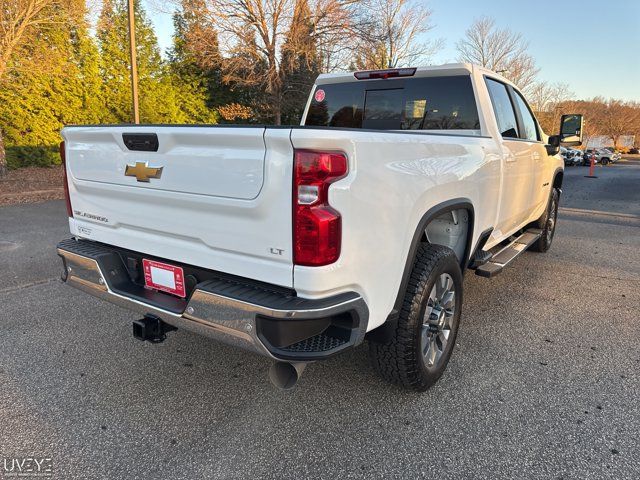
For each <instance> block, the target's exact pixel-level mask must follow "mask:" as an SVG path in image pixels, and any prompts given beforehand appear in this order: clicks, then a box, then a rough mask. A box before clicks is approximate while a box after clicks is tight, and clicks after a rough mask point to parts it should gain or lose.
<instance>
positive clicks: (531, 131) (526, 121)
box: [516, 91, 540, 141]
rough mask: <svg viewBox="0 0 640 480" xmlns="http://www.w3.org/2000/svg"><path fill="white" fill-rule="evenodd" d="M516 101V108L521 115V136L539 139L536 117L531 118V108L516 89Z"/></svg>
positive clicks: (528, 138)
mask: <svg viewBox="0 0 640 480" xmlns="http://www.w3.org/2000/svg"><path fill="white" fill-rule="evenodd" d="M516 103H517V104H518V109H519V110H520V115H521V116H522V123H523V125H522V127H523V130H524V132H522V133H523V135H521V138H526V139H527V140H534V141H536V140H540V139H539V138H538V127H537V126H536V119H535V118H533V114H532V113H531V109H530V108H529V105H527V102H526V100H525V99H524V98H523V97H522V95H520V92H517V91H516Z"/></svg>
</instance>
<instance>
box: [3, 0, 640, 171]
mask: <svg viewBox="0 0 640 480" xmlns="http://www.w3.org/2000/svg"><path fill="white" fill-rule="evenodd" d="M173 1H175V4H174V5H173V7H175V13H174V14H173V22H174V32H175V33H174V37H173V44H172V47H171V48H170V50H169V51H168V52H166V55H164V56H163V55H162V54H161V51H160V48H159V46H158V40H157V38H156V35H155V32H154V30H153V28H152V25H151V22H150V20H149V13H147V12H146V11H145V9H144V8H143V5H142V4H141V0H135V1H134V4H135V22H136V37H137V62H138V70H139V91H140V119H141V122H142V123H177V124H185V123H205V124H215V123H265V124H295V123H298V122H299V120H300V116H301V113H302V110H303V108H304V105H305V102H306V99H307V95H308V92H309V89H310V87H311V86H312V84H313V81H314V79H315V78H316V76H317V75H318V74H319V73H321V72H332V71H337V70H358V69H376V68H388V67H397V66H406V65H419V64H429V63H430V59H431V58H432V56H433V55H434V54H435V53H436V52H437V51H438V50H439V49H440V48H441V46H442V41H441V40H438V39H432V38H431V37H430V35H429V32H430V30H431V29H432V28H433V23H432V12H431V11H430V10H429V9H428V8H426V6H425V2H422V1H419V0H173ZM88 13H93V12H88V11H87V7H86V2H85V0H0V132H1V133H2V136H3V137H4V146H5V149H6V153H7V162H8V164H9V166H10V167H13V168H15V167H18V166H24V165H49V164H52V163H56V162H57V161H58V159H57V154H56V147H55V145H57V143H58V141H59V131H60V129H61V128H62V126H64V125H69V124H105V123H106V124H118V123H130V122H131V119H132V112H131V103H132V102H131V85H130V77H129V61H130V59H129V50H128V29H127V2H126V0H103V1H102V2H101V9H100V12H99V15H98V18H97V21H96V22H95V25H91V24H90V23H89V21H88V20H87V17H88ZM456 47H457V50H458V53H459V60H461V61H469V62H473V63H478V64H481V65H483V66H486V67H488V68H491V69H493V70H496V71H499V72H501V73H502V74H503V75H505V76H507V77H508V78H510V79H511V80H513V81H514V82H515V83H516V84H518V85H519V86H520V87H521V88H522V89H523V90H524V91H525V92H526V93H527V94H528V96H529V97H530V98H535V101H534V105H536V109H537V110H539V111H540V112H542V114H541V122H543V125H544V122H547V121H548V122H551V121H555V117H556V116H558V118H559V112H561V111H564V110H563V109H564V107H569V106H573V105H570V104H566V101H567V100H569V99H570V98H571V94H570V92H569V91H568V88H566V86H563V85H547V84H546V83H544V82H540V81H539V80H538V79H537V75H538V68H537V67H536V64H535V61H534V59H533V58H532V57H531V56H530V55H529V54H528V45H527V43H526V41H525V40H524V39H523V38H522V37H521V36H520V35H519V34H517V33H514V32H511V31H510V30H508V29H499V28H497V27H496V25H495V22H494V21H493V20H492V19H489V18H480V19H476V20H475V21H474V22H473V23H472V25H471V26H470V27H469V29H468V30H467V31H466V33H465V35H464V37H463V38H462V39H461V40H460V41H459V42H458V43H457V44H456ZM597 100H598V99H597ZM598 101H599V100H598ZM563 102H565V103H563ZM603 102H604V100H603ZM605 103H606V104H607V105H608V106H607V107H606V108H605V109H604V110H602V109H601V110H598V113H597V115H600V114H601V113H602V111H605V110H607V109H609V110H607V111H613V110H616V109H618V103H620V102H617V103H616V102H613V103H612V102H609V103H607V102H605ZM580 106H581V107H584V106H585V105H580ZM622 107H624V108H625V109H626V110H625V111H628V110H629V109H631V110H633V111H634V112H635V111H637V110H638V108H637V107H638V106H637V105H624V104H621V107H620V108H622ZM585 108H586V107H585ZM592 110H593V109H592ZM592 110H590V112H591V113H590V114H589V116H591V115H592V114H593V115H595V114H596V113H595V112H596V110H593V111H592ZM616 111H617V110H616ZM592 125H594V127H593V130H594V131H595V130H596V129H595V123H593V124H592ZM544 126H545V130H547V131H550V132H553V131H554V130H555V128H557V127H556V126H555V124H554V125H553V127H554V128H547V127H546V125H544ZM609 127H611V125H609ZM609 127H607V128H609ZM604 128H605V127H604V124H603V125H600V126H599V127H598V129H599V130H602V129H604ZM616 128H617V127H616ZM630 128H631V127H630V126H629V125H627V126H625V127H624V129H625V130H629V129H630ZM633 128H635V127H633ZM611 130H612V131H613V130H614V129H613V127H611ZM616 131H617V130H616ZM628 133H631V132H628ZM0 141H1V140H0ZM0 145H2V144H1V143H0ZM1 150H2V149H1V148H0V158H2V151H1ZM1 168H2V165H1V162H0V169H1Z"/></svg>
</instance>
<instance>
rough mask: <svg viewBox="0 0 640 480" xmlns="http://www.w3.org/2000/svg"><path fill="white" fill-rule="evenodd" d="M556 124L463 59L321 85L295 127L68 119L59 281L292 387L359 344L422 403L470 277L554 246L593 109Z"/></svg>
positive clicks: (444, 357)
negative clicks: (566, 162) (312, 365)
mask: <svg viewBox="0 0 640 480" xmlns="http://www.w3.org/2000/svg"><path fill="white" fill-rule="evenodd" d="M560 128H561V130H560V133H559V134H558V135H554V136H551V137H549V136H547V135H545V133H544V132H542V130H541V129H540V125H539V123H538V122H537V121H536V118H535V116H534V114H533V113H532V110H531V108H530V107H529V105H528V104H527V101H526V100H525V98H524V96H523V95H522V93H521V92H520V91H519V90H518V89H517V88H516V86H514V85H513V84H512V83H510V82H509V81H507V80H506V79H504V78H502V77H501V76H499V75H497V74H495V73H493V72H491V71H489V70H486V69H484V68H481V67H478V66H474V65H468V64H452V65H443V66H437V67H428V68H399V69H388V70H376V71H360V72H355V73H344V74H327V75H320V76H319V77H318V79H317V81H316V83H315V85H314V86H313V88H312V91H311V94H310V96H309V100H308V102H307V105H306V107H305V111H304V114H303V118H302V122H301V125H300V126H287V127H281V126H255V125H253V126H240V125H216V126H177V125H113V126H108V125H103V126H69V127H66V128H64V130H63V132H62V136H63V138H64V141H63V142H62V144H61V155H62V158H63V162H64V171H65V179H64V186H65V190H66V204H67V210H68V215H69V227H70V230H71V236H72V238H69V239H67V240H64V241H62V242H61V243H60V244H58V246H57V252H58V254H59V255H60V256H61V257H62V260H63V264H64V272H63V275H62V278H63V280H64V281H65V282H66V283H68V284H69V285H71V286H73V287H76V288H78V289H80V290H83V291H84V292H87V293H89V294H91V295H94V296H96V297H99V298H101V299H104V300H107V301H110V302H113V303H115V304H117V305H120V306H122V307H125V308H128V309H130V310H132V311H135V312H137V313H138V314H139V315H140V317H141V318H139V319H138V320H136V321H134V322H133V333H134V336H135V337H136V338H138V339H140V340H146V341H150V342H160V341H162V340H164V339H165V338H166V336H167V333H168V332H170V331H172V330H175V329H185V330H190V331H193V332H197V333H199V334H202V335H206V336H208V337H211V338H213V339H216V340H219V341H221V342H224V343H226V344H228V345H232V346H235V347H238V348H243V349H246V350H249V351H252V352H255V353H258V354H261V355H264V356H265V357H268V358H270V359H271V360H273V362H274V363H273V365H272V367H271V369H270V377H271V379H272V381H273V382H274V384H276V385H277V386H279V387H281V388H290V387H292V386H293V385H294V384H295V383H296V381H297V380H298V377H299V375H300V374H301V373H302V370H303V368H304V366H305V365H306V364H308V363H309V362H314V361H319V360H322V359H326V358H328V357H330V356H333V355H335V354H338V353H340V352H343V351H344V350H346V349H348V348H352V347H354V346H356V345H359V344H361V343H362V342H363V341H365V340H366V341H367V342H368V345H369V352H370V358H371V361H372V362H373V364H374V366H375V368H376V370H377V371H378V372H379V373H380V374H381V376H382V377H383V378H384V379H386V380H388V381H390V382H394V383H397V384H399V385H401V386H403V387H405V388H408V389H413V390H417V391H423V390H425V389H426V388H428V387H429V386H430V385H432V384H433V383H434V382H435V381H436V380H437V379H438V378H439V377H440V376H441V375H442V373H443V371H444V369H445V367H446V365H447V362H448V361H449V358H450V356H451V352H452V350H453V348H454V345H455V339H456V334H457V332H458V328H459V325H460V315H461V311H462V301H463V281H462V279H463V274H464V273H465V271H469V270H473V271H475V273H476V274H479V275H482V276H485V277H491V276H493V275H496V274H498V273H500V271H501V270H502V269H503V268H505V266H506V265H507V264H509V262H511V261H512V260H513V259H514V258H516V257H517V256H518V255H519V254H520V253H522V252H523V251H524V250H526V249H531V250H535V251H538V252H545V251H546V250H547V249H549V247H550V245H551V242H552V240H553V235H554V230H555V225H556V215H557V209H558V201H559V197H560V192H561V186H562V178H563V162H562V159H561V157H560V156H559V155H558V150H559V146H560V143H561V142H562V143H564V144H566V145H576V144H578V143H580V140H581V131H582V117H581V116H580V115H565V116H563V118H562V121H561V125H560Z"/></svg>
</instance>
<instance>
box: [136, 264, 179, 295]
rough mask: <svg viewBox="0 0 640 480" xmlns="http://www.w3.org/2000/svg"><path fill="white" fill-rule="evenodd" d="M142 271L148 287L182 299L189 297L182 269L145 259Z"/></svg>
mask: <svg viewBox="0 0 640 480" xmlns="http://www.w3.org/2000/svg"><path fill="white" fill-rule="evenodd" d="M142 269H143V271H144V283H145V285H146V286H147V287H149V288H153V289H154V290H159V291H161V292H166V293H170V294H172V295H176V296H178V297H182V298H184V297H186V296H187V292H186V289H185V285H184V271H183V270H182V267H177V266H175V265H170V264H168V263H163V262H156V261H155V260H148V259H146V258H143V259H142Z"/></svg>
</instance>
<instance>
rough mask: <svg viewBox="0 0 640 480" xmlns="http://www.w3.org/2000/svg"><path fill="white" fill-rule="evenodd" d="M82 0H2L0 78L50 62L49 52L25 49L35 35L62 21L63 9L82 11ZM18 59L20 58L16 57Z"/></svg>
mask: <svg viewBox="0 0 640 480" xmlns="http://www.w3.org/2000/svg"><path fill="white" fill-rule="evenodd" d="M84 9H85V6H84V2H83V1H82V0H0V81H2V80H3V78H4V77H5V75H6V74H7V72H8V71H10V70H20V71H29V70H31V69H33V68H34V64H36V65H37V68H39V69H45V68H47V65H48V57H47V53H46V52H40V56H37V55H36V54H35V52H28V53H27V52H23V50H25V49H26V48H27V47H28V46H29V45H30V44H31V43H32V41H33V39H34V38H36V36H39V35H42V34H43V33H44V32H46V30H47V28H49V27H51V26H52V25H54V24H56V23H60V22H61V16H60V13H61V12H67V13H70V12H73V11H76V12H82V13H84V11H85V10H84ZM16 60H18V61H16Z"/></svg>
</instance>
